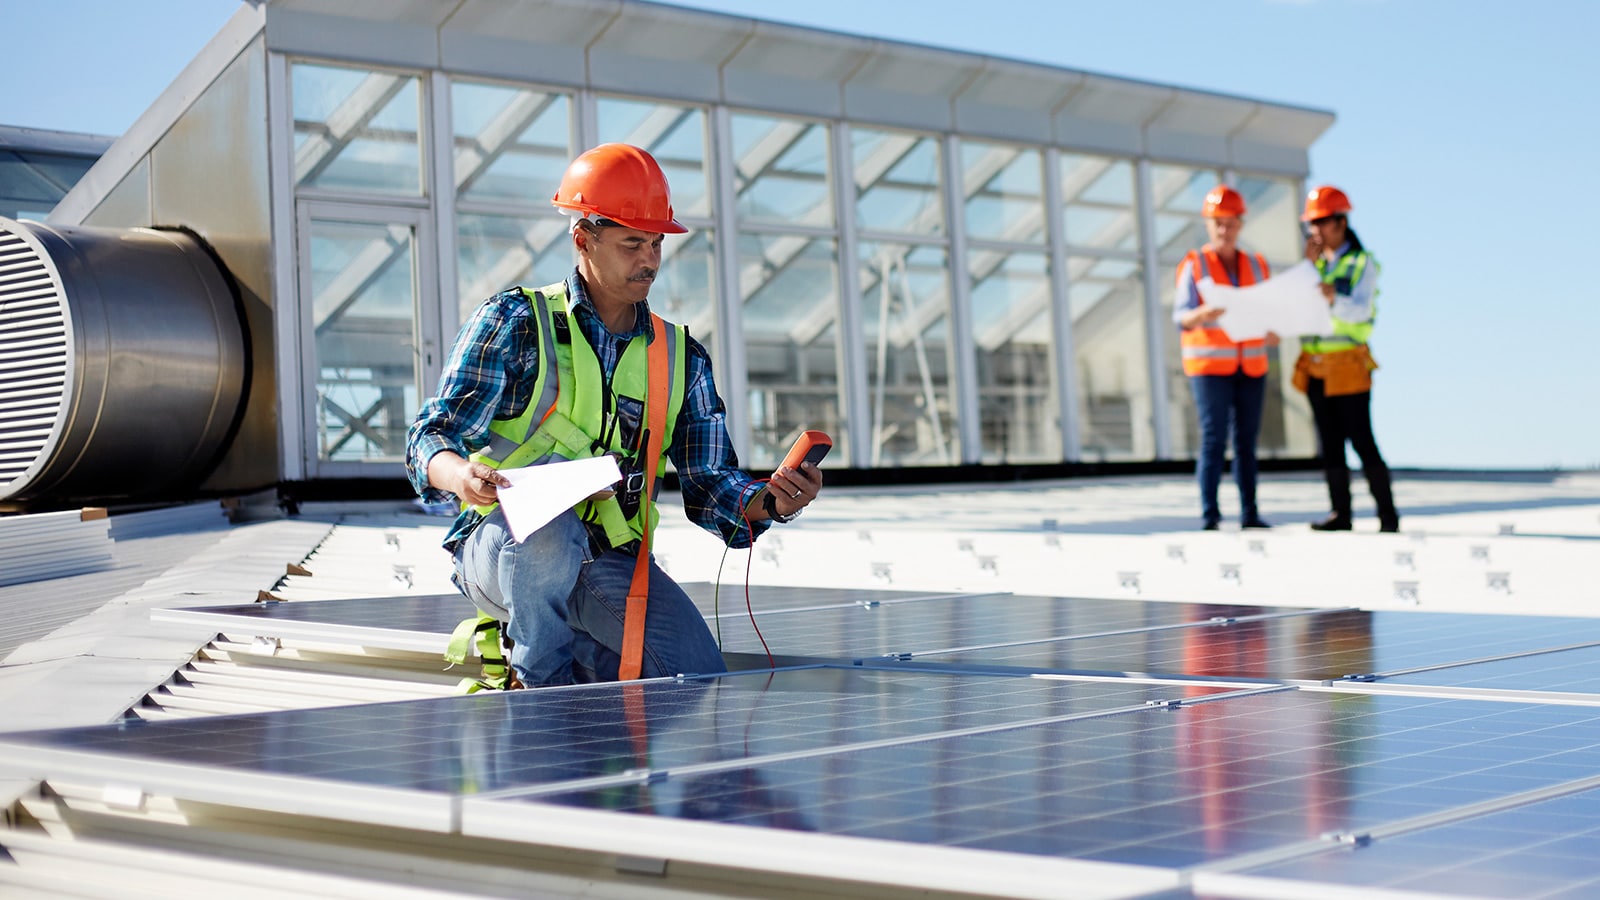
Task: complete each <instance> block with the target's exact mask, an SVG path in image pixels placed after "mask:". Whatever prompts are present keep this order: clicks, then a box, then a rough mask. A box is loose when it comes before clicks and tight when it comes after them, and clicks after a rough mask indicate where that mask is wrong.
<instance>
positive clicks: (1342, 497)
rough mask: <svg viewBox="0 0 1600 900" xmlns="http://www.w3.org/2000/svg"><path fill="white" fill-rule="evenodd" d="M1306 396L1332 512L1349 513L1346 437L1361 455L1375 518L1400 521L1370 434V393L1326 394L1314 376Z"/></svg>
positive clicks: (1346, 515)
mask: <svg viewBox="0 0 1600 900" xmlns="http://www.w3.org/2000/svg"><path fill="white" fill-rule="evenodd" d="M1306 399H1308V400H1310V401H1311V415H1312V417H1313V418H1314V419H1315V420H1316V423H1317V444H1318V445H1319V448H1320V452H1321V453H1322V474H1323V477H1324V478H1326V479H1327V481H1328V500H1329V501H1330V502H1331V503H1332V505H1333V514H1334V515H1335V516H1339V517H1340V518H1344V519H1348V518H1350V515H1351V514H1350V467H1349V466H1348V465H1346V464H1345V461H1344V445H1345V442H1346V441H1348V442H1349V443H1350V446H1351V448H1353V449H1354V450H1355V451H1356V456H1358V457H1360V459H1361V471H1362V474H1364V475H1366V476H1367V489H1368V490H1370V491H1372V501H1373V503H1375V504H1377V507H1378V521H1379V522H1381V523H1384V524H1390V525H1392V524H1394V523H1397V522H1399V521H1400V513H1399V512H1398V511H1396V510H1395V508H1394V491H1393V488H1392V487H1391V486H1390V480H1389V467H1388V465H1386V464H1385V463H1384V461H1383V455H1382V454H1381V453H1379V452H1378V442H1377V440H1376V439H1374V438H1373V436H1372V393H1371V392H1370V391H1362V392H1361V393H1359V394H1344V395H1342V396H1339V397H1329V396H1327V395H1326V394H1324V393H1323V385H1322V379H1320V378H1313V379H1311V382H1310V384H1308V385H1307V386H1306Z"/></svg>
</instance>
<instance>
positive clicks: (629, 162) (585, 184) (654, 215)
mask: <svg viewBox="0 0 1600 900" xmlns="http://www.w3.org/2000/svg"><path fill="white" fill-rule="evenodd" d="M550 202H552V203H554V204H555V205H556V206H558V207H560V208H562V209H565V210H571V211H572V212H575V213H580V214H582V215H584V216H597V217H599V218H603V219H610V220H611V221H613V222H616V223H617V224H618V225H626V226H628V227H629V228H637V229H639V230H640V231H652V232H656V233H663V234H683V233H684V232H686V231H688V230H689V229H687V228H685V227H683V226H682V225H679V224H678V220H677V219H675V218H673V215H672V189H671V188H669V187H668V186H667V176H666V175H665V174H664V173H663V172H662V171H661V166H660V165H658V164H657V163H656V160H655V157H653V156H651V155H650V154H649V153H646V152H645V151H644V150H641V149H639V148H638V147H635V146H633V145H631V144H601V145H600V146H598V147H595V148H593V149H591V150H585V151H584V152H583V153H581V154H579V155H578V158H577V159H575V160H573V161H572V165H569V166H567V171H566V173H565V174H563V175H562V176H561V187H559V188H557V189H556V195H555V196H554V197H551V198H550Z"/></svg>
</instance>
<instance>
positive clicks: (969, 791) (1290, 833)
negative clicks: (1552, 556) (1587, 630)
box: [462, 673, 1600, 867]
mask: <svg viewBox="0 0 1600 900" xmlns="http://www.w3.org/2000/svg"><path fill="white" fill-rule="evenodd" d="M929 674H931V673H929ZM1202 699H1205V701H1206V702H1200V703H1195V704H1193V705H1179V706H1177V707H1173V706H1167V705H1159V706H1151V707H1147V708H1144V709H1138V710H1131V711H1126V712H1122V713H1120V714H1117V715H1110V716H1094V717H1075V718H1065V719H1063V720H1061V721H1054V722H1043V723H1037V724H1030V725H1026V726H1023V727H1012V728H998V729H992V730H987V731H982V732H978V733H963V734H953V735H947V736H941V737H937V738H936V739H931V740H919V741H907V742H900V743H895V744H892V745H887V746H879V747H868V748H861V749H856V748H840V749H837V750H836V751H835V752H829V753H826V754H808V755H798V756H794V757H791V758H784V759H776V760H768V759H760V758H757V759H748V758H731V759H724V760H716V759H714V758H712V759H710V760H708V761H707V762H706V763H703V764H701V765H699V766H681V767H679V768H677V769H672V768H670V767H665V766H663V767H660V769H659V770H656V769H652V770H651V771H649V772H639V773H635V777H632V778H619V779H615V780H613V781H612V782H610V783H608V784H605V785H595V786H591V787H588V788H586V789H584V790H577V791H572V792H570V793H551V790H550V788H549V787H546V788H544V789H541V790H539V791H537V792H527V793H524V794H522V795H518V796H499V797H490V798H475V799H469V800H467V801H466V802H464V803H463V807H462V810H463V826H462V827H463V831H464V832H465V833H467V834H476V835H483V836H489V835H504V834H507V833H511V832H514V831H515V823H517V822H528V821H530V820H533V819H543V820H546V821H547V822H549V821H554V822H559V821H560V820H559V819H558V818H552V817H554V816H556V815H557V814H555V813H552V812H550V811H549V810H546V809H544V807H545V806H547V805H550V804H555V805H558V806H564V807H569V808H574V809H579V810H595V809H605V810H612V811H621V812H628V813H633V814H635V815H639V816H646V817H665V818H671V819H684V820H696V821H713V822H723V823H728V824H741V825H756V826H763V827H768V828H779V829H785V830H792V831H814V832H820V833H824V834H833V835H847V836H855V837H864V838H875V839H879V840H893V841H907V842H912V843H923V844H928V843H931V844H938V845H946V846H952V847H965V848H977V849H987V850H1001V851H1007V852H1012V853H1024V854H1041V855H1046V856H1052V857H1072V858H1076V859H1085V860H1098V861H1108V862H1120V863H1130V864H1139V865H1155V866H1163V867H1188V866H1194V865H1200V864H1204V863H1208V862H1216V861H1220V860H1226V859H1228V858H1230V857H1234V856H1237V855H1241V854H1251V853H1259V852H1262V851H1266V850H1272V849H1275V848H1284V847H1295V846H1299V845H1301V844H1304V843H1306V842H1312V843H1316V842H1330V843H1331V839H1329V838H1327V837H1325V835H1328V834H1330V833H1333V834H1341V833H1352V832H1357V831H1361V830H1366V829H1370V828H1373V827H1376V826H1378V825H1381V824H1382V823H1384V822H1388V821H1393V820H1399V819H1406V818H1411V817H1414V816H1417V815H1419V814H1423V813H1439V812H1443V811H1446V810H1450V809H1453V808H1458V807H1462V806H1466V805H1470V804H1474V803H1482V802H1485V801H1493V800H1495V799H1497V798H1500V797H1503V796H1505V795H1508V794H1511V793H1515V792H1518V791H1524V790H1528V789H1532V788H1538V787H1544V788H1548V787H1551V786H1555V785H1560V784H1563V783H1566V782H1569V781H1572V780H1575V779H1581V778H1584V777H1586V776H1589V775H1592V774H1593V772H1594V767H1593V759H1594V754H1595V752H1596V751H1597V750H1600V709H1594V708H1580V707H1553V706H1538V705H1529V704H1522V705H1517V704H1503V703H1485V702H1478V701H1460V700H1436V699H1422V698H1411V697H1374V696H1359V695H1348V694H1331V693H1330V694H1316V693H1307V692H1295V691H1288V692H1276V693H1269V694H1252V695H1248V696H1238V695H1226V696H1222V697H1221V698H1220V699H1219V698H1217V697H1215V696H1213V697H1211V698H1202ZM1533 744H1538V745H1539V746H1540V748H1541V750H1540V751H1539V752H1536V753H1535V752H1530V745H1533ZM534 805H537V806H538V808H537V810H536V809H535V808H534ZM728 852H729V854H730V856H729V859H728V860H727V861H728V862H730V863H732V862H733V857H734V855H735V854H737V853H738V852H739V848H738V846H737V845H736V844H735V845H730V846H729V848H728Z"/></svg>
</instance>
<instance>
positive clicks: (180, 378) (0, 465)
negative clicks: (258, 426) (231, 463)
mask: <svg viewBox="0 0 1600 900" xmlns="http://www.w3.org/2000/svg"><path fill="white" fill-rule="evenodd" d="M247 346H248V344H247V342H246V339H245V334H244V325H243V323H242V321H241V317H240V315H239V310H238V304H237V302H236V301H235V299H234V294H233V292H232V291H231V290H230V288H229V285H228V281H227V278H226V276H225V275H224V274H223V272H222V271H221V270H220V268H219V266H218V264H217V263H216V262H215V261H214V260H213V258H212V256H211V254H210V252H209V251H208V250H207V249H206V248H205V247H204V246H203V245H202V244H201V243H200V242H199V241H198V240H196V239H195V238H193V237H191V236H189V235H187V234H185V233H182V232H177V231H165V230H153V229H145V228H134V229H127V230H114V229H103V228H69V227H64V226H54V225H44V224H41V223H38V222H17V221H13V220H11V219H5V218H0V500H13V501H36V500H45V499H48V500H51V501H73V502H77V501H85V500H89V501H103V500H113V499H124V498H127V499H132V498H165V497H178V496H183V495H186V494H192V493H193V492H194V490H195V489H196V488H198V487H199V485H200V483H201V481H203V480H204V478H205V476H206V474H207V473H208V472H209V471H210V470H211V469H212V468H213V467H214V466H215V464H216V462H217V460H218V459H219V458H220V455H221V453H222V451H223V450H224V449H226V445H227V442H228V440H229V439H230V438H231V436H232V433H233V430H234V428H235V426H236V419H237V418H238V413H239V410H240V408H241V404H243V402H244V400H245V392H246V377H247V375H246V373H247V367H246V363H247V356H246V354H247V349H246V348H247Z"/></svg>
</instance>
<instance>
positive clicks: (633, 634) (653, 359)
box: [617, 313, 671, 681]
mask: <svg viewBox="0 0 1600 900" xmlns="http://www.w3.org/2000/svg"><path fill="white" fill-rule="evenodd" d="M650 326H651V328H652V329H653V331H652V334H651V336H650V345H649V348H648V359H649V366H650V368H649V377H650V381H649V387H648V390H647V394H648V397H647V398H646V400H645V406H646V408H647V409H648V410H649V412H648V414H647V415H648V416H649V420H650V422H649V426H648V427H647V428H646V430H645V433H644V442H645V446H644V447H643V448H642V449H643V456H642V457H641V461H642V462H643V463H644V493H643V494H641V495H640V496H639V515H640V523H641V524H642V525H643V526H644V534H643V536H641V537H640V539H639V554H638V556H637V557H636V558H635V559H634V562H633V581H632V582H631V583H629V585H628V607H627V611H626V612H625V613H624V614H623V619H622V661H621V662H620V663H619V664H618V665H617V679H618V680H619V681H632V680H633V679H635V678H638V677H639V671H640V669H641V668H642V667H643V664H644V617H645V608H646V606H647V605H648V601H649V595H650V534H651V532H653V531H654V529H653V528H651V527H650V526H651V522H650V514H651V513H652V512H654V511H655V503H653V502H652V500H651V498H652V497H654V496H655V486H656V469H657V468H659V467H660V463H661V436H662V435H664V434H666V433H667V378H668V366H669V365H670V363H671V361H670V360H668V359H667V332H666V329H667V323H666V322H664V321H662V319H661V317H660V316H658V315H656V314H655V313H651V314H650Z"/></svg>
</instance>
